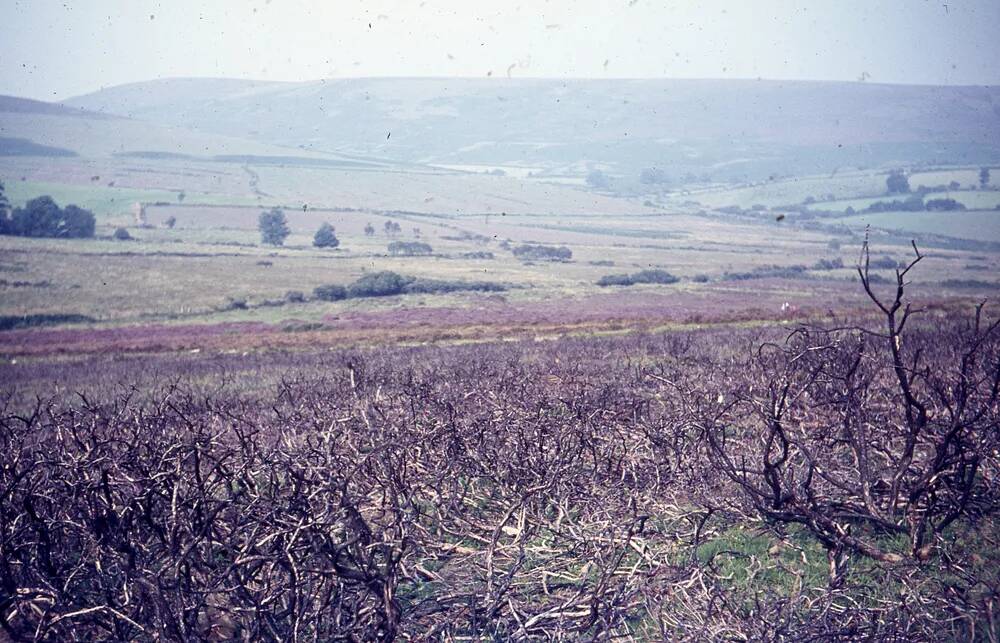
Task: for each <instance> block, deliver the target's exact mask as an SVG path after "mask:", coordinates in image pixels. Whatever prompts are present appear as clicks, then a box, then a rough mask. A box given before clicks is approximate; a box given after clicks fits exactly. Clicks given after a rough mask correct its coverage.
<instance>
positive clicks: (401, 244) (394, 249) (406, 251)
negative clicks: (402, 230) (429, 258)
mask: <svg viewBox="0 0 1000 643" xmlns="http://www.w3.org/2000/svg"><path fill="white" fill-rule="evenodd" d="M388 250H389V254H391V255H393V256H397V257H398V256H405V257H413V256H417V255H429V254H431V253H433V252H434V249H433V248H431V247H430V245H428V244H426V243H424V242H422V241H393V242H392V243H390V244H389V246H388Z"/></svg>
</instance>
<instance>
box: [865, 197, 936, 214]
mask: <svg viewBox="0 0 1000 643" xmlns="http://www.w3.org/2000/svg"><path fill="white" fill-rule="evenodd" d="M925 208H926V206H925V205H924V200H923V199H922V198H920V197H919V196H915V195H914V196H911V197H910V198H908V199H906V200H905V201H899V200H895V201H876V202H874V203H872V204H871V205H869V206H868V207H867V208H865V211H866V212H923V211H924V209H925Z"/></svg>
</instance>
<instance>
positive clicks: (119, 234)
mask: <svg viewBox="0 0 1000 643" xmlns="http://www.w3.org/2000/svg"><path fill="white" fill-rule="evenodd" d="M112 236H113V237H114V238H115V240H116V241H131V240H132V235H130V234H129V233H128V230H127V229H126V228H120V227H119V228H115V233H114V235H112Z"/></svg>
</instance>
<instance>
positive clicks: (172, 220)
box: [163, 215, 177, 230]
mask: <svg viewBox="0 0 1000 643" xmlns="http://www.w3.org/2000/svg"><path fill="white" fill-rule="evenodd" d="M163 225H165V226H167V228H169V229H171V230H173V228H174V226H175V225H177V217H175V216H174V215H170V216H169V217H167V220H166V221H164V222H163Z"/></svg>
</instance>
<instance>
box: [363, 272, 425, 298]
mask: <svg viewBox="0 0 1000 643" xmlns="http://www.w3.org/2000/svg"><path fill="white" fill-rule="evenodd" d="M411 281H413V278H412V277H411V278H406V277H403V276H401V275H398V274H396V273H394V272H392V271H389V270H383V271H381V272H373V273H371V274H368V275H365V276H363V277H361V278H360V279H358V280H357V281H355V282H354V283H352V284H351V285H350V286H348V287H347V294H348V295H349V296H351V297H388V296H391V295H398V294H400V293H402V292H403V287H404V286H406V284H408V283H409V282H411Z"/></svg>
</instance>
